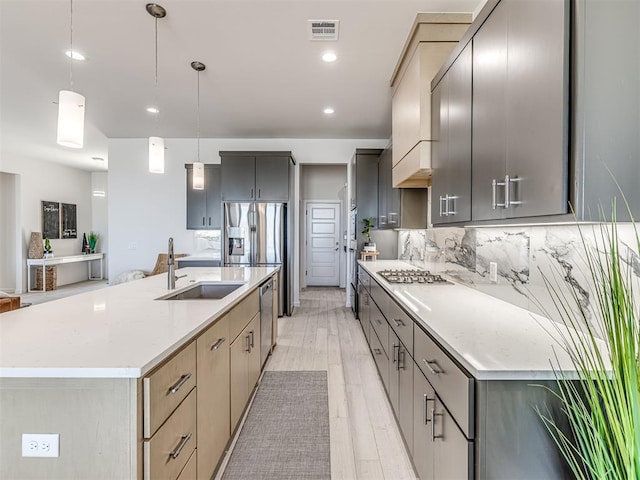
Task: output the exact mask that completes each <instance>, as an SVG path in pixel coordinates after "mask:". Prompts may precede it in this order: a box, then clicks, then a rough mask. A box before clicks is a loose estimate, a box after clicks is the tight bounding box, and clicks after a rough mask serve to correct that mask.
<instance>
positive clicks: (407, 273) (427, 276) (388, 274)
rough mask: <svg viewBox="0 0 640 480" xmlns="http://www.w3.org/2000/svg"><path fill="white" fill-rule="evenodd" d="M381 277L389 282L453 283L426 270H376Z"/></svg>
mask: <svg viewBox="0 0 640 480" xmlns="http://www.w3.org/2000/svg"><path fill="white" fill-rule="evenodd" d="M378 275H380V276H381V277H382V278H384V279H385V280H386V281H387V282H389V283H425V284H438V285H453V283H452V282H450V281H449V280H445V279H444V278H442V276H441V275H438V274H435V273H431V272H429V271H428V270H418V269H411V268H410V269H406V270H381V271H379V272H378Z"/></svg>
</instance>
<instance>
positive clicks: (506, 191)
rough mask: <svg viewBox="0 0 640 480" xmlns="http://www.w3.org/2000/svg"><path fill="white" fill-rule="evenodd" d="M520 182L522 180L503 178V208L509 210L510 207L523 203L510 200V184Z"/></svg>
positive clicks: (507, 176) (506, 176)
mask: <svg viewBox="0 0 640 480" xmlns="http://www.w3.org/2000/svg"><path fill="white" fill-rule="evenodd" d="M520 180H522V179H521V178H518V177H510V176H509V175H505V176H504V198H505V199H504V203H505V207H504V208H509V207H510V206H511V205H522V204H523V203H524V202H523V201H522V200H511V184H512V183H517V182H519V181H520Z"/></svg>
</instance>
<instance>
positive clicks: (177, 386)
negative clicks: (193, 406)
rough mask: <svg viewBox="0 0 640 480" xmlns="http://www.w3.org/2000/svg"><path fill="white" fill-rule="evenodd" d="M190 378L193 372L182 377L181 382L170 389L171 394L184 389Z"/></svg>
mask: <svg viewBox="0 0 640 480" xmlns="http://www.w3.org/2000/svg"><path fill="white" fill-rule="evenodd" d="M190 378H191V372H189V373H185V374H184V375H182V376H181V377H180V380H178V381H177V382H176V384H175V385H173V386H172V387H171V388H170V389H169V393H177V392H178V390H180V387H182V386H183V385H184V384H185V383H186V382H187V380H189V379H190Z"/></svg>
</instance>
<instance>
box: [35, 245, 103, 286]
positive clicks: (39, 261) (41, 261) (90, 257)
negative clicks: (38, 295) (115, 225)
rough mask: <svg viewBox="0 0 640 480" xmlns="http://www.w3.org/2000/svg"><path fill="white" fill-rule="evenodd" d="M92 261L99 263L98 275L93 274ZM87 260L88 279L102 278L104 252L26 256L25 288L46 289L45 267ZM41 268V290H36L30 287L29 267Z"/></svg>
mask: <svg viewBox="0 0 640 480" xmlns="http://www.w3.org/2000/svg"><path fill="white" fill-rule="evenodd" d="M93 261H98V262H99V263H100V276H99V277H96V276H94V275H93V271H92V269H91V265H92V262H93ZM77 262H87V274H88V276H89V280H102V279H103V278H104V273H103V272H104V253H89V254H86V255H69V256H66V257H50V258H28V259H27V289H28V291H29V292H44V291H46V285H47V282H46V275H47V267H50V266H52V265H65V264H67V263H77ZM32 267H35V268H42V290H36V289H34V288H32V287H31V268H32Z"/></svg>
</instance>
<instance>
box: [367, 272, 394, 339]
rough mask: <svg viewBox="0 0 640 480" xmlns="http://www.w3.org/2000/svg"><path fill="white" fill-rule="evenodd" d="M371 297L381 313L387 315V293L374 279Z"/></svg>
mask: <svg viewBox="0 0 640 480" xmlns="http://www.w3.org/2000/svg"><path fill="white" fill-rule="evenodd" d="M371 298H372V299H373V301H374V302H376V305H378V308H379V309H380V311H381V312H382V314H383V315H384V316H385V317H386V318H387V317H388V315H389V300H390V298H389V294H388V293H387V292H386V291H385V290H384V289H383V288H382V287H381V286H380V285H378V282H376V281H375V280H373V281H372V282H371ZM380 340H382V339H380Z"/></svg>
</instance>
